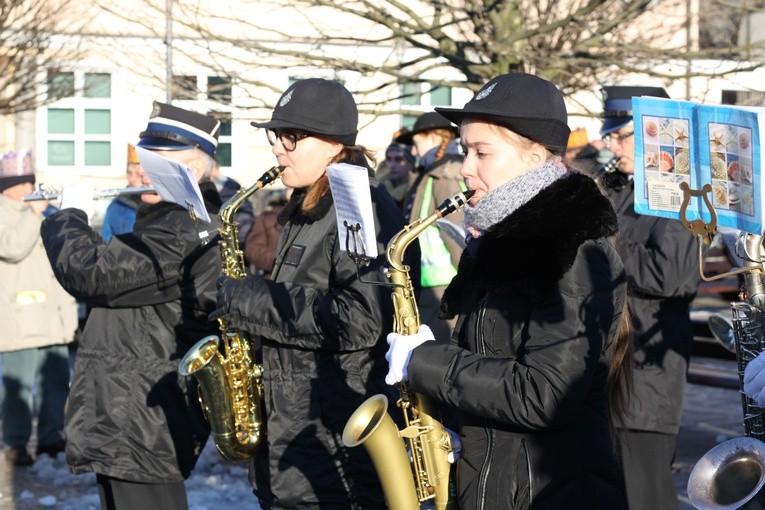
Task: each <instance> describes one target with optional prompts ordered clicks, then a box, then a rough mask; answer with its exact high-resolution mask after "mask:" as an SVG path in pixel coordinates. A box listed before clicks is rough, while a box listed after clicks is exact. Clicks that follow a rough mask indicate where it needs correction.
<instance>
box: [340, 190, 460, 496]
mask: <svg viewBox="0 0 765 510" xmlns="http://www.w3.org/2000/svg"><path fill="white" fill-rule="evenodd" d="M472 195H473V192H472V191H467V192H465V193H464V194H459V195H456V196H454V197H453V198H449V199H447V200H445V201H444V202H443V203H442V204H441V205H439V206H438V207H437V208H436V211H435V212H434V213H433V214H431V215H430V216H428V217H427V218H424V219H420V220H417V221H415V222H413V223H411V224H409V225H407V226H406V227H404V229H403V230H402V231H400V232H399V233H398V234H396V235H395V236H394V237H393V239H391V240H390V242H389V243H388V246H387V249H386V255H387V258H388V265H389V267H388V269H387V271H386V273H387V275H388V278H389V279H390V280H391V282H392V283H393V292H392V298H393V309H394V317H393V331H394V332H396V333H399V334H402V335H412V334H414V333H417V330H418V329H419V327H420V314H419V312H418V311H417V301H416V299H415V296H414V288H413V286H412V279H411V277H410V276H409V266H407V265H405V264H404V262H403V261H404V251H405V250H406V248H407V247H408V246H409V244H411V242H412V241H414V240H415V239H416V238H417V236H418V235H420V234H421V233H422V232H423V231H424V230H425V229H426V228H428V227H429V226H431V225H432V224H433V223H435V222H436V220H438V219H439V218H442V217H444V216H446V215H447V214H451V213H453V212H454V211H456V210H458V209H460V208H461V207H462V206H464V205H465V204H466V203H467V201H468V200H469V199H470V197H471V196H472ZM398 390H399V393H400V398H399V400H398V402H397V405H398V406H399V407H400V408H401V410H402V411H403V413H404V422H405V424H406V427H405V428H404V429H403V430H401V431H399V430H398V429H397V428H396V425H395V423H394V422H393V419H391V417H390V416H389V415H388V413H387V408H388V399H387V397H386V396H385V395H375V396H373V397H371V398H369V399H367V400H366V401H365V402H364V403H363V404H361V405H360V406H359V408H358V409H356V411H355V412H354V413H353V415H352V416H351V418H350V419H349V420H348V423H346V425H345V429H344V430H343V443H344V444H345V445H346V446H348V447H353V446H357V445H360V444H363V445H364V447H365V448H366V449H367V451H368V452H369V456H370V457H371V458H372V463H373V464H374V466H375V469H376V470H377V475H378V476H379V478H380V483H381V484H382V488H383V493H384V494H385V500H386V502H387V504H388V507H389V508H392V509H393V510H419V508H420V503H422V502H424V501H427V500H430V499H433V500H434V503H435V508H436V509H437V510H445V509H452V508H456V501H453V500H450V498H449V469H450V463H449V460H448V455H449V453H450V452H451V451H452V446H451V438H450V437H449V433H448V432H447V431H446V429H444V426H443V425H442V424H441V423H440V422H439V421H438V420H436V419H435V418H433V413H434V407H433V404H432V403H431V402H430V400H429V399H428V398H427V397H425V396H424V395H422V394H419V393H413V392H411V391H410V389H409V386H408V385H407V384H406V383H399V384H398ZM402 438H403V439H406V441H407V443H408V444H409V451H410V452H411V463H410V460H409V456H408V455H407V451H406V448H405V446H404V442H403V441H401V439H402Z"/></svg>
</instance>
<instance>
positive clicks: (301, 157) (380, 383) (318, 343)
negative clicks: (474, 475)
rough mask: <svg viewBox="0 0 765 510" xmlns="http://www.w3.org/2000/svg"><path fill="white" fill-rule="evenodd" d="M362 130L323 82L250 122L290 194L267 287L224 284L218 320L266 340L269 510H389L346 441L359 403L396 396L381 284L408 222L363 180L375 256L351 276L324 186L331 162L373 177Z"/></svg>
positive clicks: (258, 468) (347, 104)
mask: <svg viewBox="0 0 765 510" xmlns="http://www.w3.org/2000/svg"><path fill="white" fill-rule="evenodd" d="M357 123H358V112H357V109H356V104H355V102H354V100H353V96H352V95H351V93H350V92H349V91H348V90H347V89H345V87H343V86H342V85H341V84H340V83H337V82H334V81H328V80H323V79H307V80H301V81H298V82H295V83H294V84H292V85H291V86H290V87H289V88H288V89H287V90H286V91H285V92H284V94H282V96H281V98H280V99H279V101H278V103H277V105H276V107H275V108H274V110H273V113H272V117H271V120H269V121H268V122H262V123H260V122H254V123H253V125H255V126H257V127H261V128H265V129H266V134H267V136H268V140H269V142H270V143H271V145H272V146H273V148H272V153H273V154H274V156H275V157H276V161H277V163H278V164H279V166H281V167H283V168H284V172H283V173H282V176H281V178H282V181H283V182H284V185H285V186H287V187H289V188H293V193H292V196H291V197H290V200H289V202H288V203H287V204H286V205H285V206H284V208H283V209H282V211H281V212H280V214H279V221H280V223H282V224H283V225H284V228H283V230H282V234H281V237H280V239H279V245H278V248H277V251H276V258H275V261H274V266H273V270H272V273H271V280H265V279H262V278H257V277H247V278H244V279H238V280H234V279H230V278H225V277H223V278H221V280H220V281H219V284H220V287H219V292H218V306H219V309H218V310H217V311H216V312H215V313H214V314H213V315H214V316H215V315H225V316H226V317H227V319H228V321H229V326H230V327H232V328H236V329H240V330H244V331H247V332H249V333H250V334H252V335H253V336H257V337H260V339H261V341H262V363H263V369H264V377H263V385H264V392H265V413H264V416H266V417H267V424H266V429H267V434H266V435H267V440H266V442H265V443H264V444H263V445H262V446H261V449H260V450H259V452H258V454H257V456H256V458H255V459H254V461H253V464H252V469H251V470H250V473H251V475H250V478H251V482H252V483H253V487H254V492H255V494H256V495H257V497H258V500H259V502H260V506H261V508H264V509H287V508H301V509H303V508H306V509H307V508H343V509H346V508H348V509H376V508H385V500H384V497H383V493H382V490H381V488H380V486H379V481H378V478H377V475H376V473H375V470H374V467H373V466H372V463H371V460H370V459H369V457H368V455H367V453H366V451H365V450H364V449H363V448H350V449H349V448H346V447H345V446H343V444H342V433H343V428H344V426H345V423H346V422H347V420H348V418H349V417H350V415H351V414H352V413H353V411H354V410H355V409H356V408H357V407H358V406H359V405H360V404H361V403H362V402H364V400H365V399H367V398H368V397H370V396H372V395H374V394H377V393H386V394H388V395H389V396H390V398H394V397H395V394H393V395H392V394H391V393H390V387H389V386H386V384H385V382H384V378H385V373H386V371H387V363H386V362H385V357H384V356H385V351H386V349H387V343H386V341H385V337H386V335H387V333H389V332H390V331H391V329H392V321H393V306H392V302H391V298H390V288H389V287H388V286H383V285H379V284H380V283H387V278H386V277H385V275H384V273H383V266H384V262H385V255H384V254H385V246H386V245H387V243H388V241H389V240H390V239H391V238H392V237H393V235H395V234H396V233H397V232H398V231H400V230H401V229H402V228H403V227H404V218H403V216H402V214H401V213H400V211H399V210H398V208H397V207H396V204H395V203H394V202H393V200H392V199H391V197H390V195H389V194H388V193H387V192H386V191H385V190H384V189H383V188H382V187H381V186H379V185H377V184H376V183H373V181H371V180H370V192H371V197H372V207H373V211H374V215H375V226H376V229H377V232H376V234H377V236H376V237H377V252H378V254H379V255H378V256H377V257H376V258H373V259H371V262H370V264H369V265H368V266H364V267H359V268H358V273H357V266H356V265H355V264H354V262H353V261H352V260H351V258H350V257H349V255H348V253H347V252H345V251H341V250H340V246H341V245H344V243H345V240H346V237H345V236H346V233H345V232H338V229H337V222H336V217H335V208H334V202H333V197H332V194H331V192H330V188H329V183H328V179H327V176H326V168H327V166H328V165H330V164H332V163H339V162H345V163H351V164H356V165H360V166H364V167H367V168H370V166H369V162H368V160H369V153H368V152H367V150H366V149H364V148H363V147H360V146H357V145H356V134H357ZM369 172H370V175H371V172H372V171H371V170H369ZM415 248H416V247H415ZM408 251H409V250H408ZM417 257H419V252H418V250H417V249H414V250H412V251H411V259H410V260H409V261H408V262H407V263H408V264H409V265H411V266H412V267H418V264H417V262H416V261H417ZM359 273H360V275H359ZM362 280H363V281H362ZM370 282H371V283H370ZM375 283H378V285H375ZM258 357H260V356H258Z"/></svg>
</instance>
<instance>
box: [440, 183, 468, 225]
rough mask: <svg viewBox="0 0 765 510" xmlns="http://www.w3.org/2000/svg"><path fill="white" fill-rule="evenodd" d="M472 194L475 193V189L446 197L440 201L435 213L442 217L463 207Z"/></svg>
mask: <svg viewBox="0 0 765 510" xmlns="http://www.w3.org/2000/svg"><path fill="white" fill-rule="evenodd" d="M473 194H475V190H472V189H469V190H467V191H464V192H462V193H460V194H459V195H455V196H453V197H451V198H447V199H446V200H444V201H443V202H442V203H441V205H439V206H438V207H437V208H436V214H437V215H438V216H439V217H441V218H443V217H444V216H446V215H447V214H451V213H453V212H454V211H456V210H458V209H460V208H461V207H464V206H465V205H466V204H467V203H468V200H470V197H472V196H473Z"/></svg>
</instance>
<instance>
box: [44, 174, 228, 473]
mask: <svg viewBox="0 0 765 510" xmlns="http://www.w3.org/2000/svg"><path fill="white" fill-rule="evenodd" d="M200 188H201V189H202V190H203V193H204V196H205V202H206V205H207V208H208V211H209V212H210V213H211V216H213V215H214V213H217V210H218V207H219V206H220V198H219V197H218V193H217V192H216V191H215V188H214V186H213V185H212V184H210V183H207V184H202V185H200ZM216 236H217V227H216V226H215V225H214V224H208V223H201V222H199V223H198V224H195V223H194V222H192V220H191V219H190V217H189V213H188V212H187V211H186V210H185V209H183V208H182V207H180V206H177V205H175V204H172V203H169V202H160V203H159V204H155V205H151V206H147V205H142V206H141V207H139V209H138V216H137V220H136V223H135V226H134V230H133V232H132V233H129V234H122V235H117V236H114V237H113V238H112V239H111V241H110V242H109V243H108V244H106V243H105V242H104V241H103V239H102V238H101V236H100V235H99V234H97V233H96V232H94V231H93V230H92V229H91V228H90V227H88V224H87V219H86V217H85V214H84V213H83V212H82V211H79V210H77V209H65V210H63V211H61V212H59V213H57V214H55V215H53V216H52V217H50V218H48V219H47V220H45V222H43V225H42V238H43V242H44V243H45V249H46V250H47V252H48V258H49V259H50V262H51V265H52V266H53V270H54V272H55V274H56V277H57V278H58V280H59V281H60V282H61V285H62V286H63V287H64V288H65V289H66V290H67V291H69V292H70V293H71V294H72V295H73V296H75V297H76V298H78V299H80V300H82V301H86V302H88V303H90V304H91V305H93V309H92V311H91V312H90V315H89V317H88V320H87V323H86V325H85V329H84V331H83V333H82V337H81V339H80V344H79V347H78V350H77V357H76V362H75V367H74V377H73V380H72V386H71V391H70V394H69V402H68V405H67V412H66V426H65V431H66V436H67V444H66V457H67V461H68V462H69V464H70V467H71V470H72V471H73V472H74V473H83V472H90V471H92V472H95V473H99V474H103V475H107V476H110V477H114V478H120V479H123V480H129V481H134V482H143V483H158V482H161V483H166V482H178V481H182V480H183V479H184V478H187V477H188V476H189V475H190V474H191V470H192V469H193V467H194V465H195V463H196V461H197V458H198V456H199V453H200V452H201V449H202V448H203V447H204V445H205V442H206V441H207V437H208V435H209V427H208V425H207V423H206V421H205V420H204V418H203V416H202V413H201V409H200V406H199V403H198V401H197V395H196V382H195V381H194V379H193V378H191V377H189V378H184V377H181V376H180V375H179V374H178V364H179V362H180V360H181V358H182V357H183V355H184V354H185V353H186V351H187V350H188V348H189V347H191V346H192V345H194V343H196V342H197V341H198V340H200V339H201V338H203V337H205V336H207V335H210V334H218V333H219V331H218V329H217V324H215V323H210V322H209V321H208V319H207V316H208V315H209V313H210V312H211V311H212V310H214V309H215V306H216V287H215V282H216V279H217V277H218V275H219V274H220V250H219V248H218V243H217V238H216Z"/></svg>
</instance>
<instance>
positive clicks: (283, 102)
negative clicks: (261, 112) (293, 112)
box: [279, 90, 294, 107]
mask: <svg viewBox="0 0 765 510" xmlns="http://www.w3.org/2000/svg"><path fill="white" fill-rule="evenodd" d="M293 92H294V90H290V91H289V92H287V93H286V94H284V96H282V100H281V101H279V106H280V107H281V106H284V105H286V104H287V103H289V102H290V99H292V93H293Z"/></svg>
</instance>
